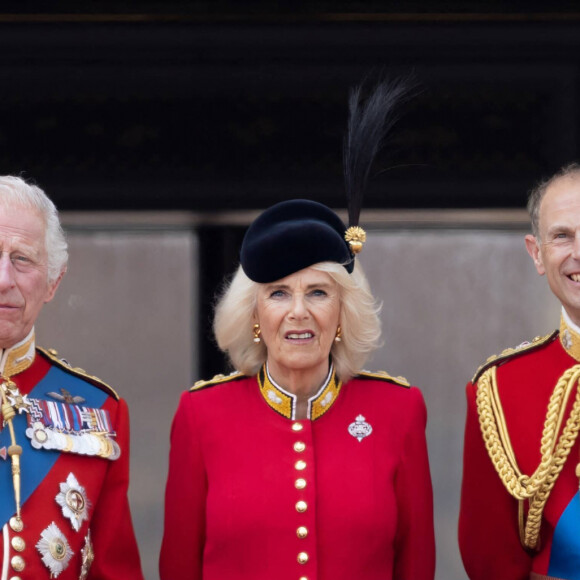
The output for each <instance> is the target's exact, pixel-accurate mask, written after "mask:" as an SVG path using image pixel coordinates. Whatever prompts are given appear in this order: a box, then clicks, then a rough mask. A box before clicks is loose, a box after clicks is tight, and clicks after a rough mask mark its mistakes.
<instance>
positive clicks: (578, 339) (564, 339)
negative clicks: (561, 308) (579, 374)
mask: <svg viewBox="0 0 580 580" xmlns="http://www.w3.org/2000/svg"><path fill="white" fill-rule="evenodd" d="M560 342H561V343H562V346H563V347H564V349H565V350H566V352H567V353H568V354H569V355H570V356H571V357H572V358H574V359H576V360H577V361H578V362H580V333H578V331H577V329H575V328H573V327H572V326H571V325H570V324H569V323H568V321H567V320H566V317H565V316H564V313H562V317H561V318H560Z"/></svg>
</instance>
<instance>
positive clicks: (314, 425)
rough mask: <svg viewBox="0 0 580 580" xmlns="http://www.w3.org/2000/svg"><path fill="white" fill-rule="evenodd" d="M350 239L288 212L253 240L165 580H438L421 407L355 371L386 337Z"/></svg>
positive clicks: (208, 394) (220, 321) (193, 394)
mask: <svg viewBox="0 0 580 580" xmlns="http://www.w3.org/2000/svg"><path fill="white" fill-rule="evenodd" d="M356 221H358V220H356ZM352 223H353V220H352V218H351V224H352ZM345 230H346V228H345V226H344V224H343V223H342V221H341V220H340V218H339V217H338V216H337V215H336V214H335V213H334V212H333V211H332V210H330V209H329V208H327V207H326V206H324V205H321V204H319V203H315V202H312V201H306V200H292V201H287V202H282V203H279V204H277V205H275V206H273V207H271V208H270V209H268V210H267V211H265V212H264V213H263V214H262V215H261V216H260V217H258V219H257V220H256V221H255V222H254V223H253V224H252V225H251V226H250V228H249V230H248V232H247V233H246V236H245V238H244V242H243V244H242V249H241V265H240V267H239V269H238V271H237V273H236V274H235V276H234V278H233V280H232V281H231V283H230V285H229V287H228V288H227V289H226V291H225V293H224V294H223V296H222V298H221V299H220V301H219V303H218V305H217V309H216V315H215V323H214V332H215V336H216V339H217V342H218V344H219V346H220V348H222V349H223V350H224V351H225V352H226V353H227V354H228V356H229V358H230V360H231V362H232V365H233V367H234V368H235V369H236V371H235V372H234V373H232V374H231V375H229V376H222V375H219V376H216V377H214V379H213V380H210V381H199V382H198V383H196V384H195V385H194V386H193V387H192V388H191V389H190V390H189V391H188V392H186V393H184V394H183V395H182V397H181V401H180V403H179V408H178V410H177V414H176V416H175V419H174V422H173V428H172V433H171V453H170V464H169V477H168V481H167V489H166V500H165V501H166V503H165V506H166V512H165V531H164V537H163V545H162V550H161V560H160V573H161V579H162V580H176V579H179V580H245V579H248V580H249V579H251V580H274V579H275V580H433V576H434V566H435V562H434V560H435V548H434V534H433V509H432V490H431V479H430V475H429V464H428V458H427V447H426V442H425V424H426V410H425V405H424V403H423V399H422V396H421V393H420V391H419V390H418V389H417V388H415V387H411V386H409V384H408V383H407V382H406V381H405V380H404V379H402V378H394V377H391V376H390V375H388V374H387V373H369V372H365V371H361V370H360V369H362V368H363V365H364V364H365V362H366V360H367V358H368V356H369V354H370V353H371V352H372V351H373V350H374V349H375V348H376V347H377V345H378V343H379V340H380V323H379V318H378V307H377V304H376V301H375V299H374V298H373V296H372V294H371V292H370V289H369V286H368V283H367V281H366V278H365V275H364V273H363V271H362V267H361V266H360V264H359V263H358V260H357V261H356V263H355V252H356V251H358V250H360V247H361V245H362V242H363V241H364V239H363V238H364V232H362V230H361V229H360V228H356V227H355V228H349V229H348V230H347V231H346V239H345Z"/></svg>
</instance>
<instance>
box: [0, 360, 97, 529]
mask: <svg viewBox="0 0 580 580" xmlns="http://www.w3.org/2000/svg"><path fill="white" fill-rule="evenodd" d="M61 388H64V389H66V390H67V391H69V392H70V393H72V394H73V395H79V396H81V397H83V398H84V399H85V402H83V405H86V406H87V407H92V408H95V409H97V408H100V407H102V405H103V404H104V403H105V401H106V400H107V398H108V395H107V393H105V392H104V391H101V390H100V389H99V388H97V387H95V386H94V385H91V384H90V383H89V382H87V381H85V380H83V379H82V378H80V377H77V376H75V375H71V374H70V373H67V372H66V371H64V370H62V369H60V368H58V367H55V366H53V367H52V368H51V369H50V370H49V371H48V373H47V374H46V375H45V376H44V378H43V379H42V380H41V381H40V382H39V383H38V384H37V385H36V386H35V387H34V388H33V389H32V391H31V392H30V393H29V395H28V396H29V397H30V398H33V399H47V398H49V397H48V395H47V393H48V392H51V391H56V392H59V390H60V389H61ZM12 423H13V425H14V431H15V434H16V442H17V443H18V445H20V446H21V447H22V455H21V457H20V479H21V484H20V487H21V489H20V494H21V504H22V505H23V506H24V504H25V503H26V500H27V499H28V498H29V497H30V496H31V495H32V493H33V492H34V490H35V489H36V488H37V487H38V486H39V485H40V484H41V483H42V481H43V479H44V478H45V477H46V475H47V474H48V472H49V471H50V470H51V468H52V466H53V465H54V464H55V463H56V460H57V459H58V458H59V457H60V452H59V451H55V450H46V449H34V447H32V445H30V439H28V437H26V434H25V431H26V429H27V427H28V422H27V417H26V413H22V414H17V415H16V417H14V419H13V420H12ZM10 445H11V440H10V431H9V429H8V426H7V425H6V426H5V427H4V429H3V430H2V432H1V433H0V448H2V447H6V448H8V447H9V446H10ZM57 493H58V490H55V492H54V495H55V497H56V495H57ZM15 512H16V504H15V503H14V487H13V483H12V463H11V460H10V458H9V457H7V458H6V460H2V459H0V526H3V525H4V524H5V523H6V522H7V521H8V520H9V519H10V518H11V517H12V516H13V515H14V514H15Z"/></svg>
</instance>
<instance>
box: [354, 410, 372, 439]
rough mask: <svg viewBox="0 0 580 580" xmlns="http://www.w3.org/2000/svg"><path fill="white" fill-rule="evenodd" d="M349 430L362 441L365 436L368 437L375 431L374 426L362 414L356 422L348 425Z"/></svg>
mask: <svg viewBox="0 0 580 580" xmlns="http://www.w3.org/2000/svg"><path fill="white" fill-rule="evenodd" d="M348 432H349V433H350V434H351V435H352V436H353V437H354V438H355V439H358V441H359V443H360V442H361V441H362V440H363V439H364V438H365V437H368V436H369V435H370V434H371V433H372V432H373V428H372V427H371V426H370V424H369V423H367V422H366V420H365V418H364V417H363V416H362V415H358V416H357V418H356V419H355V420H354V423H351V424H350V425H349V426H348Z"/></svg>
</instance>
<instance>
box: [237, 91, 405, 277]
mask: <svg viewBox="0 0 580 580" xmlns="http://www.w3.org/2000/svg"><path fill="white" fill-rule="evenodd" d="M361 89H362V87H357V88H355V89H354V90H353V91H351V94H350V99H349V123H348V128H347V133H346V136H345V139H344V144H343V165H344V181H345V190H346V197H347V205H348V221H349V228H348V229H347V228H346V227H345V225H344V224H343V223H342V220H341V219H340V218H339V217H338V216H337V215H336V214H335V213H334V212H333V211H332V210H331V209H330V208H328V207H326V206H325V205H322V204H321V203H317V202H314V201H308V200H305V199H294V200H291V201H284V202H281V203H278V204H276V205H274V206H272V207H271V208H269V209H267V210H266V211H265V212H264V213H263V214H261V215H260V216H259V217H258V218H257V219H256V220H255V221H254V222H253V223H252V225H251V226H250V227H249V229H248V231H247V232H246V235H245V237H244V241H243V242H242V248H241V252H240V263H241V265H242V268H243V270H244V272H245V273H246V275H247V276H248V278H250V279H251V280H253V281H254V282H259V283H262V284H265V283H269V282H274V281H275V280H280V279H281V278H285V277H286V276H289V275H290V274H293V273H294V272H298V271H299V270H302V269H303V268H308V267H309V266H312V265H313V264H317V263H319V262H337V263H338V264H342V265H343V266H344V267H345V268H346V270H347V272H348V273H349V274H350V273H351V272H352V271H353V268H354V259H355V254H357V253H358V252H360V251H361V249H362V246H363V244H364V242H365V240H366V234H365V232H364V230H363V229H362V228H360V227H358V220H359V215H360V210H361V207H362V199H363V194H364V190H365V187H366V183H367V180H368V177H369V172H370V169H371V165H372V162H373V159H374V158H375V156H376V154H377V152H378V151H379V150H380V149H381V147H382V145H383V141H384V137H385V135H386V133H387V131H388V129H390V127H391V126H392V124H393V123H394V122H395V119H396V117H395V116H394V114H393V110H394V108H395V105H396V104H397V103H398V102H399V101H400V100H401V99H402V98H403V97H405V96H406V95H407V93H408V88H407V84H406V83H405V82H402V81H394V82H387V81H382V82H379V83H378V84H377V85H376V87H375V88H374V91H372V93H371V94H370V96H369V97H368V98H367V99H365V100H364V102H363V99H362V96H361V93H362V90H361Z"/></svg>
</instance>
